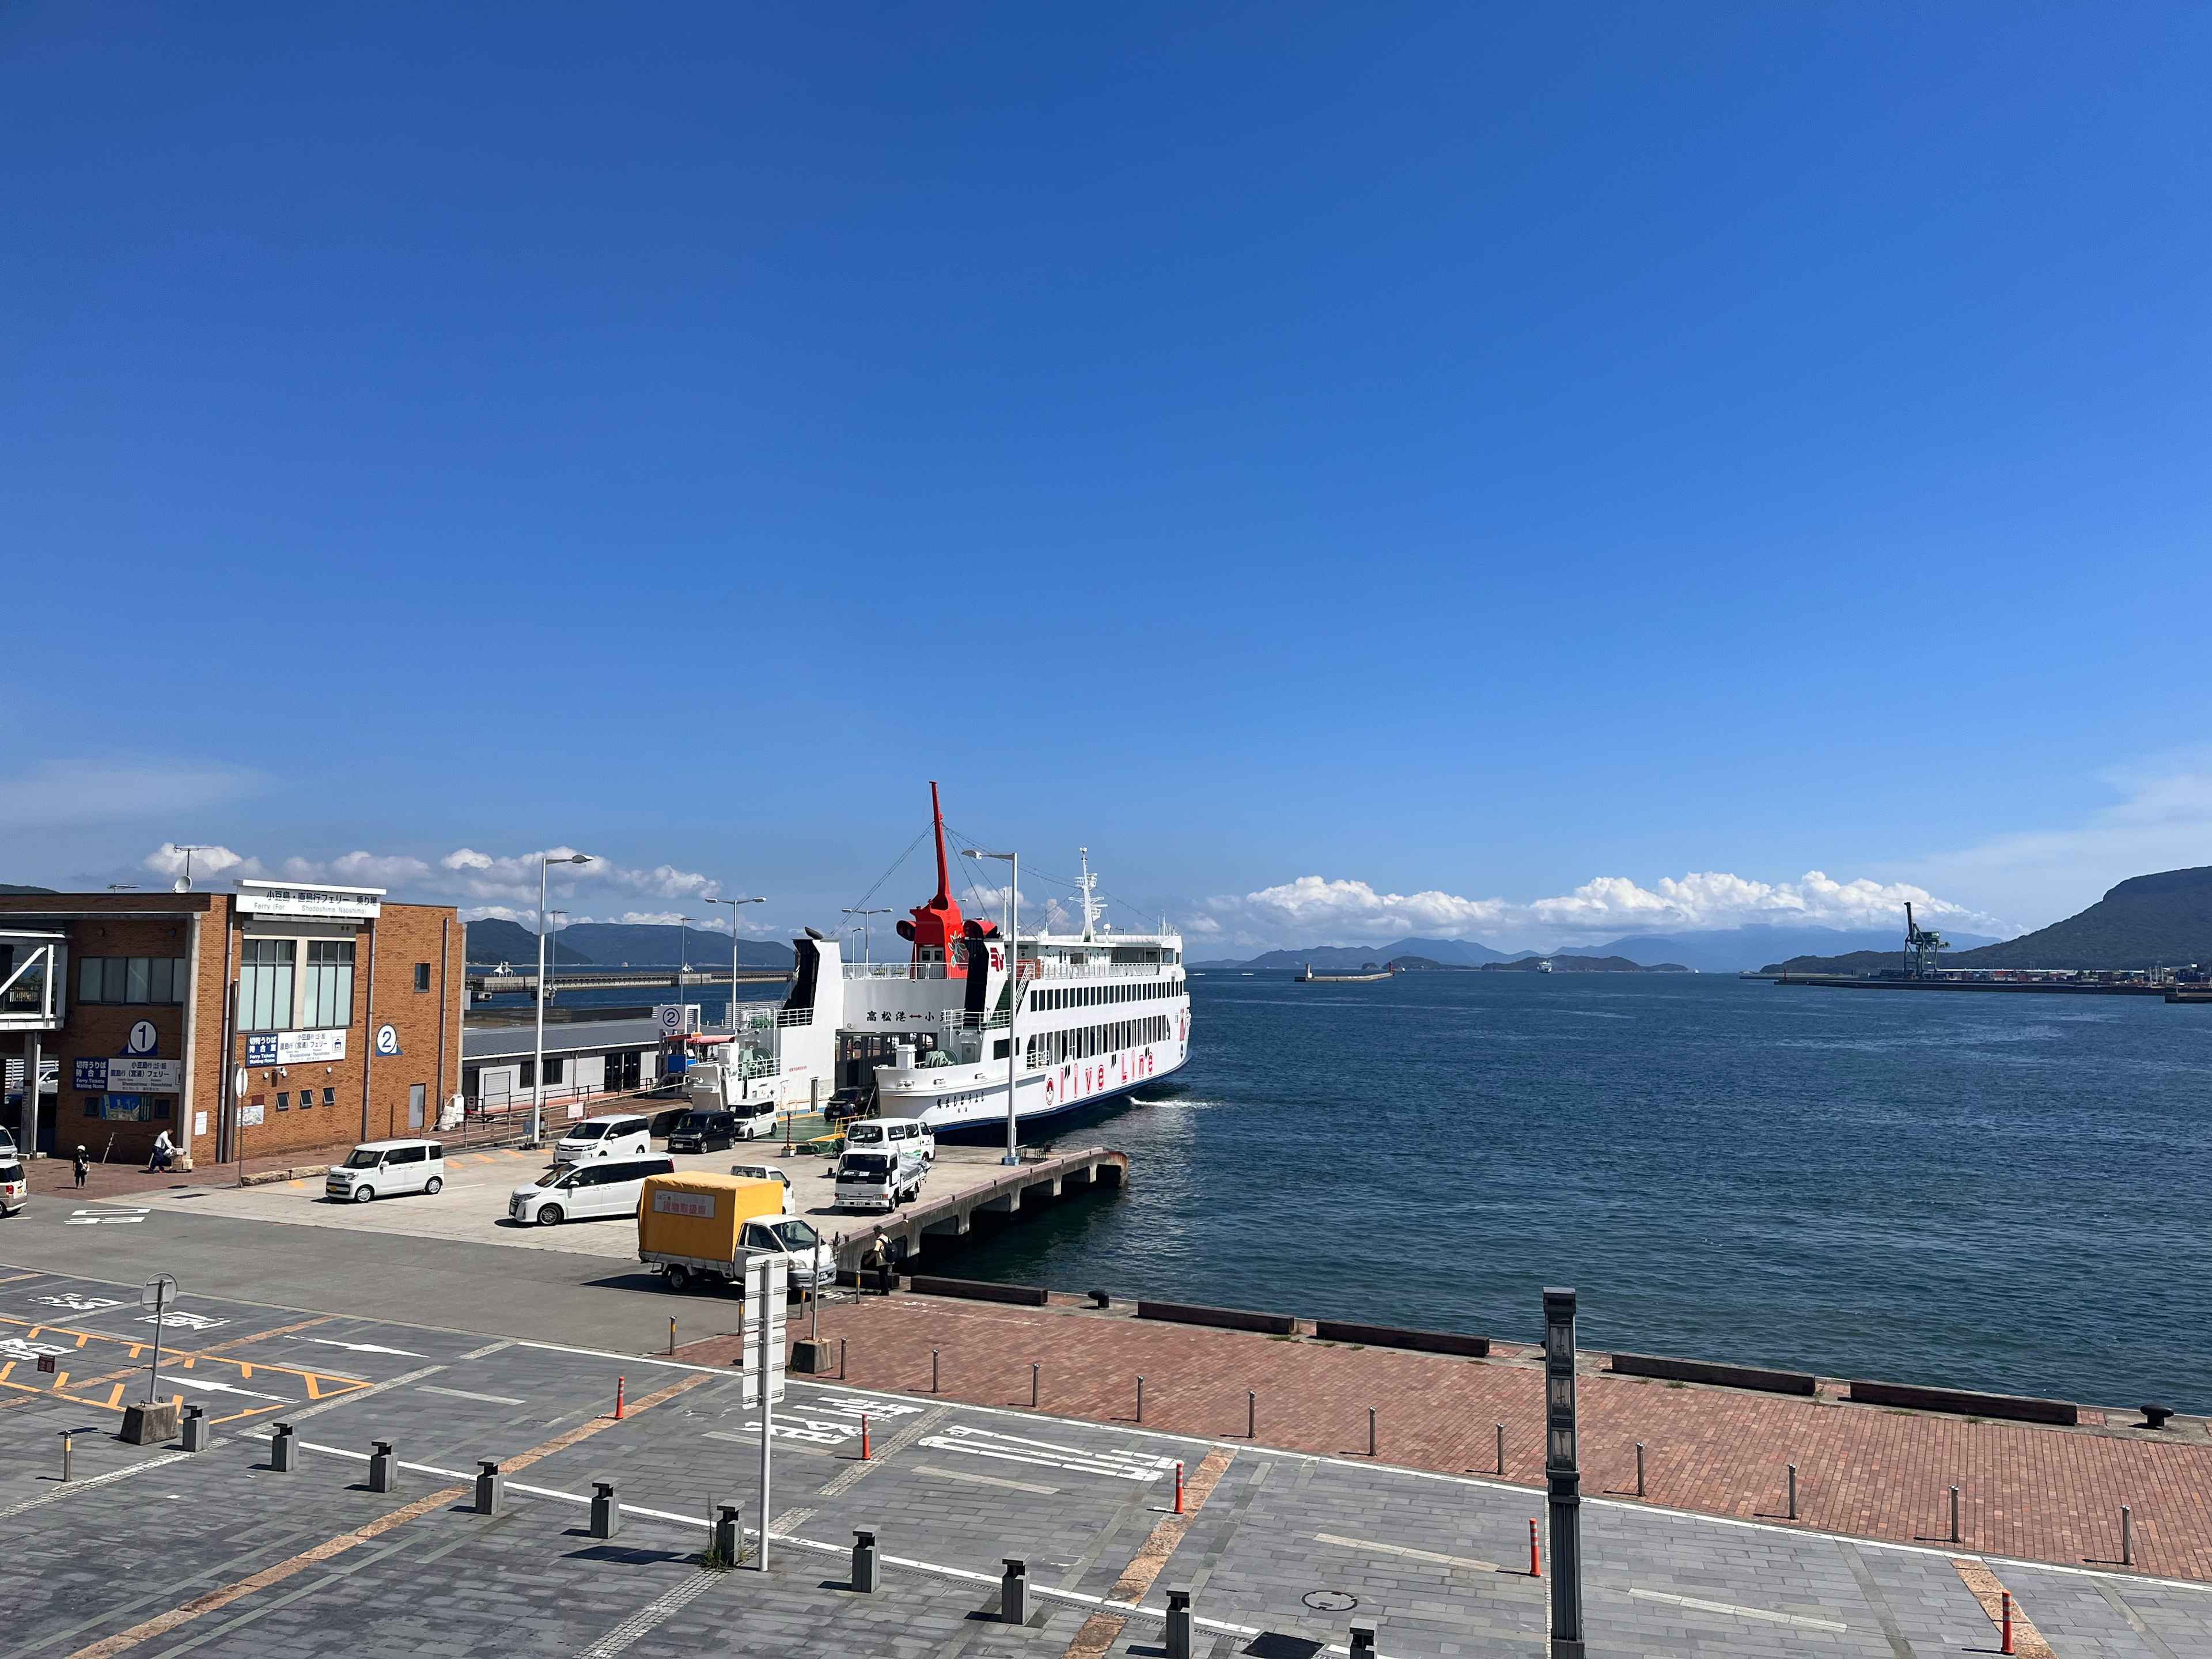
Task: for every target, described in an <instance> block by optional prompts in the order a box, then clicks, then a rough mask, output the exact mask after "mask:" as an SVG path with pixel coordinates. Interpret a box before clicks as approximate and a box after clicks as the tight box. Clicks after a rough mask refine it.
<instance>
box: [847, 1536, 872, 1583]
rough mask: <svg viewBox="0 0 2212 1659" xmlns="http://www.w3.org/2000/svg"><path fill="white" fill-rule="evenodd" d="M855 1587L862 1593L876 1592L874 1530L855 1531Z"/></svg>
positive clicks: (853, 1578)
mask: <svg viewBox="0 0 2212 1659" xmlns="http://www.w3.org/2000/svg"><path fill="white" fill-rule="evenodd" d="M850 1582H851V1583H852V1587H853V1589H854V1590H855V1591H857V1592H858V1593H859V1594H860V1595H874V1594H875V1593H876V1535H875V1534H873V1533H872V1532H861V1531H860V1530H859V1529H858V1528H855V1529H854V1533H853V1577H852V1579H851V1581H850Z"/></svg>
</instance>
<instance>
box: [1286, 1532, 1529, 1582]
mask: <svg viewBox="0 0 2212 1659" xmlns="http://www.w3.org/2000/svg"><path fill="white" fill-rule="evenodd" d="M1313 1536H1314V1542H1316V1544H1337V1545H1340V1546H1342V1547H1344V1548H1346V1549H1351V1550H1379V1551H1381V1552H1382V1553H1383V1554H1385V1555H1402V1556H1404V1557H1405V1558H1406V1559H1407V1560H1410V1561H1433V1562H1435V1563H1436V1564H1437V1565H1438V1566H1440V1567H1473V1568H1474V1569H1475V1570H1476V1571H1478V1572H1503V1571H1505V1569H1504V1568H1503V1567H1501V1566H1499V1565H1498V1563H1497V1562H1495V1561H1479V1560H1477V1559H1475V1558H1474V1556H1471V1555H1439V1554H1437V1553H1436V1552H1435V1551H1434V1550H1416V1549H1408V1548H1407V1547H1406V1546H1405V1545H1403V1544H1378V1543H1376V1541H1374V1540H1373V1539H1371V1538H1339V1537H1337V1536H1336V1535H1335V1534H1333V1533H1326V1532H1317V1533H1316V1534H1314V1535H1313Z"/></svg>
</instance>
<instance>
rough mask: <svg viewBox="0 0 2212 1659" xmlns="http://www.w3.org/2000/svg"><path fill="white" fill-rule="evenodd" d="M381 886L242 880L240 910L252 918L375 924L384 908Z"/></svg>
mask: <svg viewBox="0 0 2212 1659" xmlns="http://www.w3.org/2000/svg"><path fill="white" fill-rule="evenodd" d="M384 895H385V889H383V888H381V887H325V886H307V885H302V884H300V883H297V882H285V881H244V880H242V881H240V883H239V884H238V908H239V910H240V913H241V914H243V915H249V916H301V917H305V918H307V919H308V920H311V921H375V920H376V919H377V916H378V915H380V913H381V911H382V908H383V899H384Z"/></svg>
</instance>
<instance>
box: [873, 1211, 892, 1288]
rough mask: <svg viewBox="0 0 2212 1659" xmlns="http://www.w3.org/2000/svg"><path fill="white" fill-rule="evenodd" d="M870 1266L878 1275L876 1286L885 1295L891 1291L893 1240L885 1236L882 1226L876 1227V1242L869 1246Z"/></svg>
mask: <svg viewBox="0 0 2212 1659" xmlns="http://www.w3.org/2000/svg"><path fill="white" fill-rule="evenodd" d="M868 1266H869V1267H871V1268H872V1269H873V1270H874V1272H875V1275H876V1288H877V1289H878V1291H882V1292H883V1293H884V1295H885V1296H889V1295H890V1293H891V1242H890V1239H888V1238H886V1237H884V1230H883V1229H882V1228H881V1227H878V1228H877V1229H876V1237H875V1239H874V1242H873V1243H871V1244H870V1245H869V1246H868Z"/></svg>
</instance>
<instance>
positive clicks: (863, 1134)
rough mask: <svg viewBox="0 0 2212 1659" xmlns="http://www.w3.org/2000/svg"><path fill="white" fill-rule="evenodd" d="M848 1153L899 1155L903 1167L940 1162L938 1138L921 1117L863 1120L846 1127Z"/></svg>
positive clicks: (863, 1118) (871, 1118)
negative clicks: (894, 1153)
mask: <svg viewBox="0 0 2212 1659" xmlns="http://www.w3.org/2000/svg"><path fill="white" fill-rule="evenodd" d="M845 1150H846V1151H847V1152H884V1151H890V1152H896V1153H897V1154H898V1155H899V1162H900V1163H902V1164H913V1163H915V1162H916V1161H917V1160H919V1161H920V1163H921V1164H922V1165H923V1167H924V1168H927V1166H928V1165H930V1164H934V1163H936V1162H937V1137H936V1136H935V1135H933V1134H932V1133H930V1130H929V1125H927V1123H924V1122H923V1121H921V1119H920V1118H918V1117H861V1118H855V1119H854V1120H853V1121H852V1122H850V1123H848V1124H847V1125H846V1126H845Z"/></svg>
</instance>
